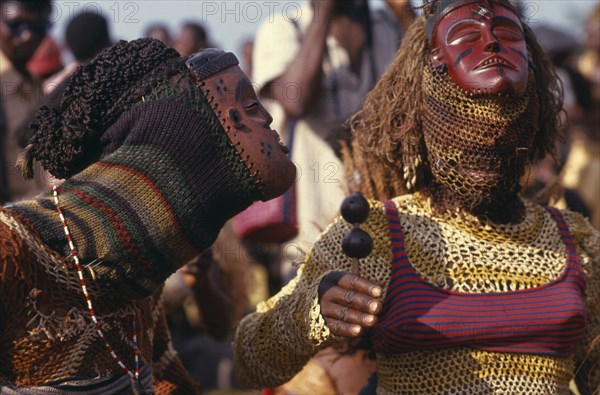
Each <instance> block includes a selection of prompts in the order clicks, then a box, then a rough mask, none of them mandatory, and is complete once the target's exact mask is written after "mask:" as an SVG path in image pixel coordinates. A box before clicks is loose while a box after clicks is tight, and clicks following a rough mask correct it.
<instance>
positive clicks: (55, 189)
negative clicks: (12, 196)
mask: <svg viewBox="0 0 600 395" xmlns="http://www.w3.org/2000/svg"><path fill="white" fill-rule="evenodd" d="M52 192H53V194H54V204H55V205H56V211H58V216H59V217H60V221H61V222H62V225H63V229H64V231H65V235H66V236H67V241H68V242H69V248H70V249H71V256H72V257H73V260H74V261H75V267H76V268H77V275H78V276H79V281H80V282H81V290H82V291H83V295H84V296H85V301H86V303H87V307H88V310H89V312H90V316H91V317H92V321H94V324H95V327H96V332H97V333H98V335H99V336H100V338H101V339H102V341H103V342H104V347H105V348H106V350H107V351H108V352H109V353H110V355H111V357H112V358H113V359H114V360H115V362H117V364H118V365H119V366H120V367H121V369H123V371H124V372H125V373H127V374H128V375H129V377H130V378H131V380H133V381H137V380H138V378H139V375H140V361H139V350H138V342H137V328H136V323H135V313H134V316H133V318H132V320H131V330H132V337H133V357H134V360H135V370H134V371H133V372H132V371H131V370H129V369H128V368H127V366H125V364H124V363H123V361H121V359H120V358H119V357H118V356H117V354H116V353H115V352H114V350H113V348H112V346H111V344H110V343H109V342H108V339H106V336H105V335H104V332H103V331H102V324H100V322H98V319H97V318H96V313H95V312H94V307H93V305H92V299H91V298H90V294H89V293H88V291H87V287H86V285H85V279H84V277H83V268H82V266H81V264H80V263H79V257H78V256H77V250H76V249H75V244H74V243H73V239H72V238H71V232H69V227H68V225H67V221H66V219H65V216H64V215H63V212H62V209H61V208H60V204H59V200H58V187H57V186H56V185H55V186H54V187H53V188H52Z"/></svg>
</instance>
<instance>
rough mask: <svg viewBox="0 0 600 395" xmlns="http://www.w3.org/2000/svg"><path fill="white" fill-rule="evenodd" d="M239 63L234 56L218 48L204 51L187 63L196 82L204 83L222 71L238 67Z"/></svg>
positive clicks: (193, 56)
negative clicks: (203, 81) (206, 79)
mask: <svg viewBox="0 0 600 395" xmlns="http://www.w3.org/2000/svg"><path fill="white" fill-rule="evenodd" d="M239 63H240V62H239V61H238V59H237V58H236V57H235V55H234V54H232V53H231V52H224V51H222V50H220V49H217V48H207V49H205V50H202V51H200V52H198V53H197V54H195V55H192V56H191V57H190V58H189V59H188V60H187V61H186V62H185V64H186V65H187V67H188V68H189V70H190V72H191V73H192V76H193V78H194V79H195V80H196V81H202V80H203V79H205V78H207V77H210V76H211V75H213V74H216V73H218V72H219V71H221V70H224V69H226V68H228V67H231V66H237V65H238V64H239Z"/></svg>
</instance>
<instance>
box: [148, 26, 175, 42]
mask: <svg viewBox="0 0 600 395" xmlns="http://www.w3.org/2000/svg"><path fill="white" fill-rule="evenodd" d="M144 37H149V38H155V39H157V40H159V41H160V42H162V43H163V44H165V45H166V46H167V47H170V46H171V44H172V42H171V33H170V32H169V28H168V27H167V25H164V24H162V23H154V24H152V25H150V26H148V27H147V28H146V31H145V32H144Z"/></svg>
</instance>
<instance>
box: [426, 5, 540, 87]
mask: <svg viewBox="0 0 600 395" xmlns="http://www.w3.org/2000/svg"><path fill="white" fill-rule="evenodd" d="M431 48H432V49H431V60H432V64H433V66H434V67H436V68H441V67H445V68H446V69H447V70H448V73H449V75H450V78H452V80H453V81H454V82H455V83H456V84H457V85H458V86H460V87H461V88H462V89H464V90H466V91H467V92H472V93H476V94H479V93H482V94H497V93H508V94H520V93H523V92H524V91H525V88H526V87H527V80H528V64H529V61H528V56H529V55H528V51H527V45H526V43H525V34H524V32H523V27H522V25H521V22H520V20H519V18H518V16H517V15H516V14H515V12H514V11H512V10H511V9H509V8H507V7H505V6H503V5H501V4H498V3H492V4H489V3H488V2H483V1H482V2H478V3H470V4H465V5H462V6H458V7H456V8H450V9H449V10H448V11H445V12H444V13H443V14H442V15H441V16H440V18H439V20H438V21H437V22H436V25H435V27H434V30H433V35H432V38H431Z"/></svg>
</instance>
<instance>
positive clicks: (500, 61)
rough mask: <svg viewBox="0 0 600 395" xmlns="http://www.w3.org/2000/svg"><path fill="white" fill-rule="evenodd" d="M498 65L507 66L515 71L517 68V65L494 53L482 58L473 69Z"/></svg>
mask: <svg viewBox="0 0 600 395" xmlns="http://www.w3.org/2000/svg"><path fill="white" fill-rule="evenodd" d="M496 67H506V68H509V69H512V70H515V71H516V70H517V67H516V66H515V65H514V64H512V63H511V62H509V61H508V60H506V59H504V58H503V57H501V56H498V55H492V56H490V57H488V58H486V59H484V60H482V61H481V62H479V64H478V65H477V66H475V68H474V69H473V70H483V69H489V68H496Z"/></svg>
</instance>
